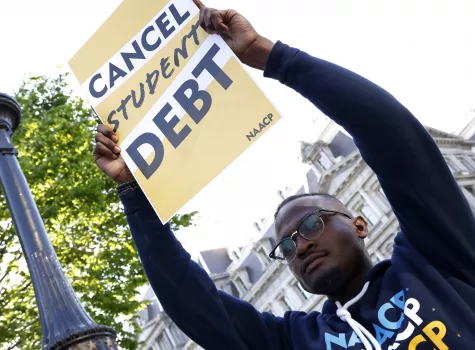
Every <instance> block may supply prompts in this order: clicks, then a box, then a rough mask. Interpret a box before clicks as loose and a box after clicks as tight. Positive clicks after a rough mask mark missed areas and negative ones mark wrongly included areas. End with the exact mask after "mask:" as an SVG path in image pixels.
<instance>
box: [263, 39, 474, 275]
mask: <svg viewBox="0 0 475 350" xmlns="http://www.w3.org/2000/svg"><path fill="white" fill-rule="evenodd" d="M264 76H266V77H270V78H274V79H277V80H279V81H280V82H281V83H283V84H285V85H287V86H289V87H291V88H293V89H294V90H296V91H297V92H299V93H300V94H301V95H303V96H304V97H306V98H307V99H308V100H310V101H311V102H312V103H313V104H314V105H315V106H316V107H317V108H319V109H320V110H321V111H322V112H323V113H324V114H326V115H327V116H328V117H329V118H331V119H332V120H334V121H335V122H336V123H338V124H339V125H341V126H342V127H343V128H345V130H346V131H348V133H350V134H351V135H352V136H353V139H354V142H355V144H356V146H357V147H358V149H359V151H360V152H361V156H362V157H363V159H364V160H365V162H366V163H367V164H368V165H369V166H370V167H371V169H372V170H373V171H374V172H375V173H376V175H377V176H378V179H379V181H380V183H381V186H382V188H383V190H384V192H385V194H386V196H387V198H388V200H389V202H390V204H391V206H392V208H393V210H394V212H395V214H396V216H397V218H398V220H399V223H400V225H401V228H402V231H403V232H404V233H405V234H406V236H407V237H408V239H409V240H410V241H411V243H412V244H413V245H414V246H415V247H416V249H418V250H419V251H420V252H421V253H423V254H424V255H425V256H426V258H427V259H429V261H430V262H431V263H432V264H433V265H435V266H437V267H438V268H439V269H443V270H445V271H446V272H449V273H453V274H455V275H457V276H458V277H460V278H462V279H464V278H465V280H467V278H469V279H470V280H472V281H473V278H474V275H473V274H474V272H473V271H474V269H473V266H475V220H474V216H473V214H472V212H471V209H470V207H469V205H468V203H467V201H466V199H465V197H464V195H463V193H462V191H461V189H460V188H459V186H458V184H457V183H456V181H455V179H454V177H453V175H452V173H451V171H450V170H449V168H448V166H447V164H446V162H445V160H444V158H443V156H442V154H441V153H440V150H439V149H438V147H437V145H436V144H435V142H434V140H433V139H432V137H431V136H430V135H429V133H428V132H427V131H426V129H425V128H424V127H423V126H422V125H421V124H420V123H419V121H418V120H417V119H416V118H415V117H414V116H413V115H412V114H411V113H410V112H409V111H408V110H407V109H406V108H405V107H404V106H403V105H402V104H401V103H399V102H398V101H397V100H396V99H395V98H394V97H393V96H392V95H390V94H389V93H388V92H386V91H385V90H383V89H382V88H380V87H379V86H377V85H375V84H374V83H372V82H370V81H368V80H366V79H365V78H363V77H361V76H359V75H357V74H355V73H353V72H351V71H349V70H347V69H344V68H342V67H339V66H337V65H335V64H332V63H329V62H326V61H323V60H321V59H318V58H315V57H312V56H310V55H308V54H306V53H305V52H302V51H299V50H297V49H294V48H291V47H289V46H287V45H285V44H283V43H281V42H277V43H276V45H275V46H274V48H273V50H272V52H271V54H270V56H269V58H268V61H267V64H266V68H265V71H264Z"/></svg>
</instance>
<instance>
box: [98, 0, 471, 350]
mask: <svg viewBox="0 0 475 350" xmlns="http://www.w3.org/2000/svg"><path fill="white" fill-rule="evenodd" d="M195 3H197V5H198V6H199V7H200V9H201V12H200V19H201V23H202V25H203V27H204V28H205V29H206V30H207V31H208V32H209V33H218V34H221V35H222V36H223V37H224V38H225V40H226V41H227V43H228V44H229V46H230V47H231V48H232V49H233V51H234V52H235V53H236V55H237V56H238V57H239V58H240V59H241V61H242V62H244V63H245V64H247V65H249V66H251V67H254V68H257V69H261V70H263V71H264V76H265V77H269V78H274V79H277V80H279V81H280V82H281V83H283V84H285V85H287V86H289V87H291V88H293V89H295V90H296V91H298V92H299V93H300V94H302V95H303V96H304V97H306V98H307V99H309V100H310V101H311V102H313V103H314V104H315V106H316V107H317V108H319V109H320V110H321V111H323V112H324V113H325V114H326V115H328V116H329V117H330V118H332V119H333V120H334V121H335V122H337V123H338V124H340V125H342V126H343V127H344V128H345V129H346V130H347V131H348V132H349V133H350V134H351V135H352V136H353V138H354V141H355V143H356V145H357V146H358V148H359V150H360V152H361V155H362V157H363V159H364V160H365V161H366V163H367V164H368V165H369V166H370V167H371V168H372V169H373V170H374V171H375V173H376V174H377V175H378V178H379V181H380V183H381V186H382V188H383V189H384V192H385V194H386V196H387V198H388V200H389V202H390V203H391V205H392V208H393V210H394V212H395V214H396V216H397V218H398V220H399V223H400V226H401V229H402V232H400V233H399V234H398V235H397V237H396V238H395V244H394V252H393V256H392V258H391V260H388V261H384V262H381V263H379V264H377V265H376V266H372V264H371V261H370V259H369V257H368V253H367V251H366V249H365V247H364V244H363V239H364V238H365V237H366V236H367V229H368V228H367V223H366V221H365V219H364V218H362V217H352V215H351V214H350V212H349V211H348V210H347V209H346V208H345V207H344V206H343V205H342V204H341V203H340V202H339V201H338V200H337V199H336V198H333V197H332V196H328V195H306V196H299V197H292V198H290V199H287V200H286V201H285V202H284V203H283V204H282V205H281V206H280V207H279V209H278V211H277V213H276V221H275V227H276V236H277V237H276V239H277V240H276V241H277V242H279V243H278V245H277V246H276V247H275V249H274V251H273V252H272V254H271V257H273V258H274V259H278V260H281V261H283V262H284V263H287V264H289V267H290V269H291V271H292V273H293V274H294V275H295V277H296V278H297V279H298V280H299V282H300V283H301V284H302V286H303V287H304V288H305V289H306V290H307V291H309V292H311V293H315V294H325V295H327V296H328V298H329V300H328V301H327V302H326V303H325V305H324V307H323V310H322V312H321V313H320V312H316V311H314V312H311V313H308V314H305V313H303V312H298V311H292V312H287V313H286V314H285V316H284V317H283V318H281V317H276V316H274V315H272V314H270V313H260V312H258V311H257V310H256V309H255V308H254V307H253V306H252V305H250V304H249V303H247V302H244V301H241V300H238V299H236V298H234V297H232V296H230V295H227V294H226V293H224V292H222V291H217V290H216V288H215V286H214V284H213V282H212V281H211V279H210V278H209V277H208V275H207V274H206V272H205V271H203V270H202V269H201V268H200V267H199V266H198V265H197V264H196V263H194V262H193V261H192V260H191V259H190V255H189V254H188V253H187V252H186V251H185V250H184V249H183V247H182V246H181V245H180V243H179V242H178V241H177V240H176V238H175V236H174V235H173V233H172V232H171V231H170V228H169V226H168V225H162V224H161V223H160V221H159V219H158V218H157V216H156V214H155V213H154V211H153V209H152V207H151V206H150V205H149V203H148V202H147V199H146V198H145V196H144V194H143V193H142V192H141V190H140V189H139V187H138V186H137V184H136V183H135V182H133V177H132V175H131V174H130V172H129V171H128V169H127V167H126V166H125V164H124V162H123V160H122V158H121V157H120V149H119V148H118V147H117V146H116V142H117V140H118V139H117V136H115V135H114V134H113V133H112V131H111V130H110V129H109V128H107V127H105V126H103V125H101V126H99V128H98V133H97V135H96V141H97V145H96V150H95V161H96V163H97V165H98V167H99V168H100V169H101V170H102V171H103V172H104V173H106V174H107V175H109V176H110V177H112V178H113V179H114V180H115V181H116V182H117V183H118V184H120V185H119V194H120V198H121V200H122V203H123V204H124V208H125V213H126V215H127V220H128V222H129V225H130V230H131V232H132V235H133V238H134V240H135V243H136V245H137V248H138V251H139V254H140V257H141V259H142V263H143V266H144V268H145V271H146V273H147V276H148V278H149V280H150V283H151V285H152V287H153V289H154V291H155V293H156V295H157V297H158V298H159V300H160V302H161V304H162V305H163V307H164V309H165V311H166V312H167V314H168V315H169V316H170V317H171V319H172V320H173V321H174V322H175V323H176V324H177V325H178V327H180V328H181V329H182V330H183V331H184V332H185V333H186V334H187V335H188V336H189V337H190V338H191V339H193V340H194V341H196V342H197V343H198V344H199V345H201V346H202V347H203V348H205V349H219V350H229V349H256V350H265V349H296V350H300V349H358V350H359V349H362V348H363V349H372V348H375V349H417V350H421V349H440V350H442V349H457V350H459V349H475V220H474V216H473V214H472V212H471V210H470V207H469V205H468V204H467V202H466V200H465V198H464V196H463V194H462V192H461V190H460V188H459V187H458V185H457V183H456V182H455V180H454V178H453V176H452V174H451V172H450V170H449V168H448V167H447V165H446V163H445V161H444V158H443V157H442V155H441V153H440V151H439V149H438V148H437V146H436V144H435V143H434V141H433V140H432V138H431V137H430V135H429V134H428V133H427V131H426V130H425V129H424V127H423V126H422V125H421V124H420V123H419V122H418V121H417V120H416V119H415V118H414V117H413V116H412V115H411V113H410V112H409V111H408V110H407V109H406V108H405V107H404V106H402V105H401V104H400V103H399V102H398V101H397V100H396V99H395V98H394V97H392V96H391V95H390V94H388V93H387V92H386V91H384V90H383V89H381V88H380V87H378V86H376V85H374V84H373V83H371V82H369V81H368V80H366V79H364V78H362V77H360V76H358V75H356V74H355V73H352V72H350V71H348V70H346V69H344V68H341V67H339V66H336V65H333V64H331V63H328V62H325V61H323V60H320V59H317V58H314V57H311V56H309V55H308V54H306V53H304V52H302V51H299V50H297V49H294V48H291V47H289V46H287V45H285V44H283V43H281V42H277V43H275V44H274V43H272V42H271V41H269V40H268V39H266V38H264V37H263V36H260V35H259V34H258V33H256V31H255V30H254V29H253V27H252V26H251V24H250V23H249V22H248V21H247V20H246V19H245V18H244V17H242V16H241V15H240V14H238V13H236V12H235V11H232V10H226V11H218V10H214V9H210V8H206V7H204V6H203V5H202V4H201V3H200V2H199V1H196V0H195ZM163 200H167V199H166V198H164V199H163Z"/></svg>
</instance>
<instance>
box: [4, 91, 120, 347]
mask: <svg viewBox="0 0 475 350" xmlns="http://www.w3.org/2000/svg"><path fill="white" fill-rule="evenodd" d="M20 120H21V109H20V106H19V105H18V103H17V102H16V101H15V100H14V99H13V98H11V97H10V96H8V95H5V94H3V93H0V184H1V187H2V189H3V194H4V195H5V198H6V201H7V203H8V207H9V209H10V213H11V216H12V219H13V224H14V225H15V229H16V232H17V235H18V237H19V239H20V243H21V247H22V249H23V254H24V256H25V259H26V262H27V265H28V269H29V271H30V276H31V280H32V283H33V287H34V290H35V296H36V301H37V304H38V310H39V314H40V322H41V329H42V333H43V345H42V348H41V349H42V350H73V349H74V350H106V349H107V350H110V349H117V345H116V342H115V331H114V330H113V329H112V328H109V327H106V326H100V325H98V324H96V323H95V322H94V321H93V320H92V318H91V317H90V316H89V314H88V313H87V312H86V310H85V309H84V308H83V307H82V305H81V303H80V302H79V299H78V298H77V296H76V295H75V294H74V291H73V289H72V287H71V284H70V283H69V282H68V280H67V279H66V276H65V275H64V272H63V270H62V269H61V265H60V263H59V261H58V257H57V256H56V253H55V251H54V249H53V246H52V245H51V242H50V240H49V238H48V235H47V233H46V230H45V227H44V225H43V221H42V219H41V217H40V214H39V212H38V208H37V207H36V204H35V201H34V199H33V196H32V195H31V192H30V189H29V187H28V184H27V182H26V179H25V176H24V175H23V172H22V170H21V168H20V164H19V163H18V159H17V151H16V149H15V148H14V147H13V144H12V140H11V136H12V134H13V132H14V131H15V129H16V128H17V127H18V125H19V124H20Z"/></svg>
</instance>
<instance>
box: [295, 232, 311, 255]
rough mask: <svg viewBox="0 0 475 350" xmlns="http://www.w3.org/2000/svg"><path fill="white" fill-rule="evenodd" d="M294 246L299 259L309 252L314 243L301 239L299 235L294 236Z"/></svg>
mask: <svg viewBox="0 0 475 350" xmlns="http://www.w3.org/2000/svg"><path fill="white" fill-rule="evenodd" d="M294 239H295V245H296V246H297V256H298V257H299V258H305V255H306V254H307V253H308V251H309V250H311V249H312V248H313V247H314V245H315V241H309V240H308V239H305V238H303V237H302V236H301V235H299V234H297V235H295V238H294Z"/></svg>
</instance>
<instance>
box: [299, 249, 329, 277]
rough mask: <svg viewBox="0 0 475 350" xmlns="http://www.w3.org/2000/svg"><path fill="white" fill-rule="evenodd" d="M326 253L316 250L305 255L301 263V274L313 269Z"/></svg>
mask: <svg viewBox="0 0 475 350" xmlns="http://www.w3.org/2000/svg"><path fill="white" fill-rule="evenodd" d="M326 255H327V254H326V253H324V252H318V253H312V254H310V255H309V256H307V257H306V258H305V260H304V261H303V264H302V271H301V273H302V276H303V275H306V274H308V273H309V272H310V271H311V270H313V269H314V268H315V267H316V266H317V265H318V264H319V263H320V260H321V258H323V257H325V256H326Z"/></svg>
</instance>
